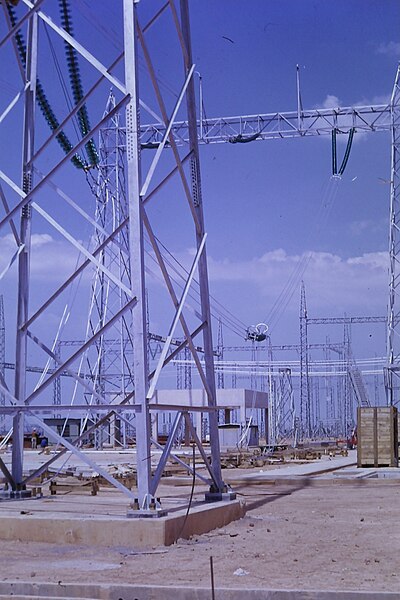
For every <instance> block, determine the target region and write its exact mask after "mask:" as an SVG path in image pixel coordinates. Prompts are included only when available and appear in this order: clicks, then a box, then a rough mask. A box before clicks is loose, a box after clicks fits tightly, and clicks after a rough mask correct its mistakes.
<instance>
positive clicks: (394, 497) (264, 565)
mask: <svg viewBox="0 0 400 600" xmlns="http://www.w3.org/2000/svg"><path fill="white" fill-rule="evenodd" d="M237 491H238V492H239V493H240V494H242V497H243V499H245V500H246V502H247V505H248V512H247V515H246V517H244V518H243V519H242V520H240V521H237V522H235V523H231V524H230V525H228V526H227V527H224V528H223V529H221V530H215V531H212V532H210V533H208V534H204V535H201V536H196V537H194V538H193V539H191V540H187V541H185V540H180V541H179V542H178V543H177V544H175V545H174V546H171V547H169V548H164V547H159V548H149V550H148V551H146V552H143V550H141V551H139V550H135V549H134V548H121V547H112V548H88V547H82V546H70V545H68V546H56V545H52V544H43V543H21V542H2V544H1V546H0V580H3V581H4V580H18V579H20V580H30V581H54V582H58V581H62V582H65V583H66V582H92V583H93V582H98V583H101V582H103V583H111V582H118V583H137V584H150V583H151V584H159V585H187V584H189V585H190V584H192V585H199V586H209V582H210V563H209V560H210V556H212V557H213V561H214V569H215V585H216V586H217V587H235V588H248V587H251V588H257V587H260V588H266V589H304V590H307V589H310V590H311V589H321V590H322V589H325V590H329V589H331V590H332V589H336V590H375V591H394V592H396V591H398V590H399V589H400V574H399V569H398V566H399V556H400V531H399V516H400V515H399V502H398V497H399V488H398V483H396V481H395V480H392V481H390V480H384V481H379V480H369V481H363V482H358V483H356V482H345V483H341V484H339V483H338V482H332V483H330V484H325V485H321V484H319V485H316V486H311V487H310V486H304V484H301V483H299V484H298V485H297V486H296V487H294V486H288V485H284V484H282V485H281V484H279V485H268V484H267V485H266V484H263V485H254V486H251V487H250V486H247V487H245V488H244V487H243V488H241V489H240V488H237ZM179 492H184V489H182V488H180V490H179ZM238 569H239V571H238ZM235 572H238V573H241V574H235Z"/></svg>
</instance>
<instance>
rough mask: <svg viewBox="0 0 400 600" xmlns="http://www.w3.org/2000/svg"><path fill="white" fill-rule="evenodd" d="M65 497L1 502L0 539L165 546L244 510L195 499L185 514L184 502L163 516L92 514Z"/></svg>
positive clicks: (219, 524) (235, 505) (240, 505)
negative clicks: (136, 517)
mask: <svg viewBox="0 0 400 600" xmlns="http://www.w3.org/2000/svg"><path fill="white" fill-rule="evenodd" d="M71 500H72V499H68V500H67V499H63V498H57V500H56V501H55V502H54V501H53V502H51V500H50V499H49V498H47V499H46V498H44V499H41V500H32V501H29V504H28V501H25V502H24V503H23V505H22V503H21V502H20V503H13V506H11V502H9V503H7V505H6V504H4V505H3V506H2V511H1V519H0V539H2V540H19V541H25V542H28V541H33V542H50V543H56V544H79V545H89V546H92V545H93V546H113V545H114V546H115V545H122V546H127V547H135V548H142V547H149V546H160V545H163V546H169V545H171V544H173V543H174V542H176V540H177V539H179V538H186V539H187V538H189V537H191V536H192V535H194V534H197V535H199V534H202V533H207V532H209V531H211V530H213V529H216V528H219V527H223V526H225V525H227V524H228V523H230V522H231V521H234V520H237V519H240V518H241V517H243V516H244V513H245V507H244V504H243V503H242V502H240V501H239V500H235V501H230V502H218V503H215V504H212V505H210V504H206V503H204V502H201V503H200V502H197V503H195V504H194V505H193V506H192V507H191V508H190V511H189V514H186V513H187V508H186V507H184V508H182V507H178V509H177V508H176V507H175V508H173V509H172V510H171V512H170V513H169V514H168V515H167V516H165V517H159V518H157V519H128V518H127V517H126V516H124V515H123V514H109V513H110V511H105V513H106V514H96V510H95V509H94V510H93V513H92V514H89V513H86V514H85V513H84V512H83V511H84V510H85V509H82V505H83V504H84V503H85V500H82V498H80V503H79V504H78V502H77V501H75V503H74V502H73V500H72V501H71ZM88 501H89V499H88V500H87V502H88ZM50 502H51V504H50ZM92 502H93V501H92ZM108 502H110V500H108ZM110 503H111V502H110ZM80 507H81V508H80ZM52 509H53V510H52ZM54 509H56V511H55V510H54ZM86 510H87V507H86Z"/></svg>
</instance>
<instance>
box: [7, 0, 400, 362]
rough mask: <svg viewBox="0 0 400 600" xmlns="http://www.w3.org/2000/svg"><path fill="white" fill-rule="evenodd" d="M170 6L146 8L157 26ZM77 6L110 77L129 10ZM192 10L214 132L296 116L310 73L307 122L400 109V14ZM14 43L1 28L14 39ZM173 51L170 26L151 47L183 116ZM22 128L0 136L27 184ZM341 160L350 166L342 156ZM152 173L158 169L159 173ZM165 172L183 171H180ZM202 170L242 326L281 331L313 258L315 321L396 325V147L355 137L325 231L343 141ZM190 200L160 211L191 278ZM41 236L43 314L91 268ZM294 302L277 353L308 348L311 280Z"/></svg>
mask: <svg viewBox="0 0 400 600" xmlns="http://www.w3.org/2000/svg"><path fill="white" fill-rule="evenodd" d="M158 4H159V3H154V2H149V1H148V0H141V2H140V5H139V11H140V13H141V15H142V19H143V21H142V22H146V18H147V16H148V15H149V14H150V13H151V12H152V11H153V9H154V6H155V5H158ZM71 5H72V12H73V16H74V24H75V35H76V38H77V39H78V40H79V41H81V42H82V43H85V44H87V45H88V47H89V49H90V50H91V51H92V52H93V53H94V54H95V55H96V56H98V58H99V59H100V60H102V61H104V63H105V64H110V63H111V62H112V60H113V58H114V57H115V56H116V54H117V52H118V49H120V47H121V35H120V23H119V19H118V16H119V11H120V3H119V2H113V3H112V4H110V3H109V2H105V1H102V2H98V3H96V10H95V11H94V9H93V8H92V3H90V2H88V1H87V0H82V1H81V2H78V0H74V1H73V2H71ZM45 6H46V10H49V11H50V12H51V13H52V14H53V16H54V18H55V20H57V11H56V6H55V4H52V3H50V2H49V0H47V2H46V3H45ZM190 10H191V21H192V42H193V57H194V61H195V63H196V70H197V71H199V72H200V73H201V75H202V80H203V90H204V102H205V108H206V113H207V116H208V117H217V116H230V115H249V114H253V113H268V112H273V111H289V110H295V109H296V64H299V65H300V75H301V89H302V100H303V106H304V108H307V109H312V108H316V107H323V106H332V105H341V106H350V105H354V104H371V103H372V104H380V103H383V102H385V101H387V100H388V98H389V96H390V93H391V89H392V86H393V81H394V77H395V72H396V68H397V63H398V60H399V58H400V39H399V36H398V25H399V22H400V5H399V3H398V2H397V1H394V0H393V1H392V0H373V1H365V0H335V1H331V0H323V1H322V0H319V1H311V0H290V1H289V0H250V1H248V2H245V3H244V2H239V1H237V0H230V1H227V0H219V1H218V2H215V0H214V1H211V0H190ZM4 31H5V28H4V19H3V18H2V19H0V32H4ZM40 36H41V54H40V56H41V62H40V71H39V76H40V78H41V79H42V80H43V82H44V85H45V87H46V92H47V93H48V95H49V97H50V98H51V101H52V103H53V106H54V108H55V110H56V112H57V114H59V115H60V116H61V117H62V115H63V113H65V110H66V109H65V102H64V100H63V96H62V93H61V90H60V84H59V83H58V80H57V75H56V69H55V65H54V62H53V60H52V58H51V53H50V51H49V47H48V42H47V40H46V37H45V32H44V31H43V30H41V32H40ZM226 38H229V39H230V40H232V41H229V40H228V39H226ZM171 39H172V23H171V22H170V19H168V20H167V21H166V22H163V23H161V22H160V24H156V25H155V26H154V28H153V29H151V30H150V31H149V36H148V43H149V48H150V50H151V54H152V57H153V60H154V63H155V64H156V69H157V76H158V77H159V78H160V82H161V84H162V88H163V90H164V91H165V95H166V101H167V105H168V108H169V110H171V107H172V105H173V103H174V101H175V99H176V94H177V93H178V92H179V85H180V83H179V81H180V80H178V75H179V76H181V65H180V63H179V64H178V65H176V62H175V59H176V57H177V56H178V52H177V49H176V46H175V45H174V44H172V43H171ZM174 42H175V40H174ZM54 48H55V53H56V55H57V56H58V60H59V64H60V66H61V70H63V71H65V72H66V70H65V60H64V57H63V49H62V45H61V44H58V43H57V42H56V41H55V40H54ZM1 52H2V53H3V54H2V62H1V64H2V69H1V72H0V103H1V105H0V106H1V110H2V109H3V107H4V106H6V105H7V103H8V102H9V101H10V100H11V98H12V97H13V95H14V94H15V93H16V92H17V91H18V90H19V89H20V87H21V84H20V81H19V79H18V73H17V69H16V64H15V60H14V59H13V57H12V54H11V53H10V51H9V50H8V49H4V50H2V51H1ZM81 70H82V74H83V80H84V84H85V87H86V89H87V88H88V87H89V85H90V84H91V83H92V82H93V81H94V78H95V74H94V73H93V70H92V69H91V68H88V67H87V66H86V65H85V64H84V63H83V62H82V61H81ZM120 75H121V73H120ZM65 77H66V78H67V76H66V75H65ZM108 90H109V84H107V85H104V86H103V87H101V89H100V90H99V92H98V93H97V94H96V95H95V96H94V98H93V100H92V101H91V102H90V104H89V111H90V115H91V120H92V122H96V120H98V119H99V118H100V117H101V114H102V112H103V110H104V106H105V103H106V100H107V95H108ZM141 90H142V93H143V98H144V99H145V100H146V101H148V103H149V104H150V105H151V106H153V107H155V102H154V97H153V96H152V95H151V94H150V93H149V85H148V82H147V81H146V80H145V79H143V82H142V88H141ZM40 119H41V117H40V116H39V123H40ZM146 120H148V121H150V120H151V119H150V118H149V117H147V116H146V115H144V114H143V115H142V122H146ZM21 123H22V112H21V105H18V106H17V107H16V109H15V111H14V112H13V114H12V115H10V117H9V118H7V119H6V120H5V122H4V123H3V124H0V162H1V165H2V168H3V170H4V171H5V172H6V173H7V174H9V175H10V176H15V177H16V180H18V175H17V173H18V168H19V164H20V158H19V156H20V155H19V154H18V147H19V146H20V143H19V140H20V138H21ZM46 135H47V131H46V129H45V127H44V126H43V125H39V127H38V132H37V137H38V140H41V139H45V137H46ZM338 151H339V154H341V153H343V152H344V144H343V143H340V144H339V150H338ZM60 157H61V153H59V151H58V150H57V149H55V150H54V151H53V153H52V154H50V155H49V156H46V157H44V158H43V160H42V163H41V165H39V166H41V167H42V168H43V169H45V168H48V167H49V166H50V165H51V164H53V163H54V160H55V158H60ZM148 160H149V158H148V157H147V156H146V157H144V163H145V166H146V165H147V164H148ZM165 160H166V163H168V164H171V165H172V163H171V158H170V157H169V158H168V157H167V158H166V159H165ZM201 160H202V181H203V192H204V211H205V219H206V230H207V232H208V240H207V246H208V255H209V264H210V280H211V291H212V293H213V295H214V296H215V297H216V298H217V299H218V300H219V301H220V302H221V303H222V304H223V305H224V306H226V307H227V308H228V309H229V310H230V311H231V312H232V313H233V314H234V315H235V316H237V318H238V319H240V321H241V322H242V323H243V324H245V325H251V324H254V323H258V322H260V321H263V320H268V317H269V316H270V315H271V309H272V307H273V306H274V303H275V302H276V300H277V298H279V296H280V294H281V292H282V290H283V289H284V288H285V285H286V284H287V281H288V279H289V277H290V275H291V273H292V272H293V270H294V269H295V268H296V265H297V264H298V262H299V261H300V260H301V259H302V257H308V258H307V261H308V267H307V269H306V271H305V272H304V275H303V278H304V281H305V284H306V287H307V300H308V308H309V314H310V316H341V315H343V313H345V312H346V313H347V314H349V315H366V314H377V315H384V314H385V313H386V302H387V255H386V252H387V247H388V215H389V186H388V185H387V184H385V181H384V180H388V179H389V177H390V138H389V134H386V133H376V134H369V135H367V136H357V135H356V136H355V142H354V144H353V148H352V152H351V156H350V160H349V163H348V167H347V170H346V172H345V174H344V176H343V178H342V181H341V182H340V183H339V184H338V186H337V193H336V196H335V199H334V201H333V203H332V206H331V207H330V210H329V211H326V212H329V214H326V215H325V217H324V219H321V218H319V217H318V215H319V214H320V207H321V205H322V204H323V203H324V202H326V199H327V189H330V186H331V185H332V184H331V183H330V174H331V147H330V140H329V138H326V139H317V138H310V139H293V140H272V141H256V142H254V143H251V144H245V145H240V144H237V145H231V144H225V145H210V146H207V147H205V146H203V147H202V148H201ZM163 168H166V167H163ZM72 173H73V168H72V167H67V168H66V169H65V171H64V173H63V174H61V175H59V176H57V177H56V178H55V180H56V181H57V183H59V184H60V185H62V186H65V187H66V188H67V189H68V193H70V194H71V195H72V196H73V197H74V199H76V200H79V202H80V203H81V205H82V206H83V207H84V208H85V210H87V211H88V212H92V213H93V210H94V207H93V198H92V197H91V195H90V193H89V194H88V189H87V186H86V182H85V181H84V180H83V179H82V178H81V179H79V177H77V174H76V173H73V175H72ZM78 175H79V174H78ZM72 177H73V178H74V179H72ZM382 180H383V181H382ZM178 190H180V188H179V186H178V183H175V182H174V183H173V184H171V186H168V188H167V189H166V201H163V202H158V201H157V202H155V203H154V204H153V205H152V206H151V208H149V213H150V215H151V217H152V219H153V222H154V225H155V229H156V232H157V235H158V236H159V237H160V239H161V240H162V241H163V242H164V243H165V244H166V246H167V247H168V249H169V250H170V251H171V252H173V253H174V254H175V255H176V257H177V258H179V260H181V261H182V262H183V263H184V264H189V262H190V259H191V256H192V249H193V231H192V228H191V227H190V224H189V222H188V219H187V216H183V215H184V212H183V211H182V210H181V209H182V204H180V203H179V202H180V200H178V197H177V194H178ZM179 193H180V191H179ZM9 198H10V203H11V204H12V202H13V201H15V200H16V197H15V196H13V194H12V193H11V194H10V195H9ZM41 201H43V204H44V206H45V207H46V210H49V211H52V214H54V215H55V216H57V218H58V219H60V220H61V221H62V222H63V223H64V224H65V225H66V227H68V228H69V229H70V230H71V232H73V233H74V234H75V235H76V237H77V238H79V239H81V240H82V241H85V240H86V241H87V240H88V238H89V236H90V233H91V231H90V227H87V226H83V225H82V223H80V221H79V220H77V219H76V217H74V216H73V215H72V213H71V211H69V210H67V209H65V208H63V207H62V206H61V204H60V203H59V202H57V203H56V202H54V195H52V194H51V193H50V192H49V191H48V190H46V191H44V192H43V196H42V197H41ZM322 221H324V222H322ZM4 236H7V237H4ZM34 236H35V237H34V251H33V264H32V272H33V274H34V279H33V284H32V305H33V306H34V305H35V304H38V303H39V302H40V300H41V299H42V298H43V297H45V295H46V294H47V293H48V290H49V289H51V288H53V287H54V286H55V285H56V284H57V282H58V281H59V280H60V276H61V274H65V273H68V272H70V271H71V269H72V268H73V265H74V263H75V260H76V253H75V251H71V250H70V249H69V246H68V244H67V243H66V242H65V241H64V240H62V239H60V236H59V235H58V234H57V233H56V232H54V231H51V230H50V229H49V227H48V226H47V225H46V224H45V223H44V222H43V221H42V220H40V218H36V217H35V222H34ZM12 252H13V244H12V242H11V241H10V237H9V232H8V231H6V230H3V231H1V232H0V263H1V264H0V267H2V266H3V265H4V264H5V262H6V260H7V258H8V257H9V256H10V255H11V253H12ZM303 260H304V261H305V260H306V259H304V258H303ZM149 287H150V288H151V289H152V290H153V292H154V294H155V296H154V300H153V299H152V298H151V299H150V309H151V320H152V328H153V330H155V331H157V332H159V333H161V334H165V333H166V332H167V329H168V319H167V318H166V316H167V315H169V316H170V315H171V310H170V309H167V305H166V303H165V301H164V300H163V299H161V297H159V294H158V287H157V284H153V283H151V282H150V283H149ZM293 287H294V291H293V296H292V297H291V299H290V301H288V303H287V306H286V308H285V310H284V311H282V313H281V315H280V320H279V321H278V322H274V327H273V328H272V336H273V342H274V343H276V344H278V343H296V342H297V340H298V304H299V294H300V292H299V288H300V281H299V280H298V281H296V285H295V286H293ZM88 288H89V283H88V281H86V282H85V281H84V282H82V285H81V288H80V290H79V294H80V296H79V298H80V300H79V302H78V306H77V307H75V309H74V310H75V316H76V318H75V321H71V329H70V331H69V332H66V335H70V336H76V337H79V336H82V331H83V327H84V322H85V314H86V313H85V310H86V309H84V307H85V306H87V305H88V298H87V296H88ZM0 293H3V294H4V297H5V303H6V310H7V324H8V332H9V333H8V340H9V341H8V356H7V359H8V360H10V361H11V360H13V356H12V352H13V350H12V348H13V342H12V329H13V326H12V324H13V322H14V319H15V313H14V307H15V270H11V271H10V273H8V274H7V276H6V278H4V279H3V281H1V282H0ZM285 303H286V302H285ZM281 304H282V303H281ZM62 307H63V303H62V302H60V303H59V306H58V307H57V310H54V313H52V314H51V315H50V316H49V320H48V321H47V322H46V327H45V326H44V325H42V327H43V336H44V337H45V338H47V337H48V339H51V336H52V335H53V334H52V331H53V329H52V327H54V328H55V329H56V327H57V322H58V319H59V317H60V312H61V311H62ZM49 323H50V324H51V325H52V327H49V326H48V325H49ZM242 333H244V332H242ZM326 334H327V332H326V331H321V332H319V331H318V332H316V333H312V334H310V335H311V336H312V338H313V339H312V341H324V339H325V335H326ZM330 335H331V337H332V338H334V337H335V336H336V337H337V339H338V341H340V340H341V339H342V335H343V332H342V330H341V329H336V330H334V331H333V332H332V333H331V334H330ZM353 337H354V345H355V349H356V353H358V355H360V356H371V355H373V354H374V353H375V352H377V353H378V354H380V355H383V354H384V352H385V332H384V330H383V328H380V329H379V328H378V329H376V328H375V329H374V330H373V333H371V330H368V331H367V330H364V331H363V332H362V331H361V330H357V332H354V336H353ZM225 342H226V343H227V344H241V343H242V342H243V339H242V337H241V336H240V335H237V333H233V332H231V331H230V330H229V329H226V330H225Z"/></svg>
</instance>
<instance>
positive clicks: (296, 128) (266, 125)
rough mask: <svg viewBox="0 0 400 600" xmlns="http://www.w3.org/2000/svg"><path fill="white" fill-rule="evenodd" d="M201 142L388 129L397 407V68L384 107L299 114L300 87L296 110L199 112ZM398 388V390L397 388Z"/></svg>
mask: <svg viewBox="0 0 400 600" xmlns="http://www.w3.org/2000/svg"><path fill="white" fill-rule="evenodd" d="M197 129H198V138H199V142H200V143H201V144H213V143H216V144H221V143H231V144H237V143H242V144H243V143H250V142H255V141H261V140H271V139H282V138H297V137H300V138H302V137H310V136H323V135H332V133H334V134H335V135H336V134H337V133H339V134H349V133H351V135H353V133H361V132H362V133H371V132H379V131H386V132H389V133H390V135H391V176H390V224H389V240H390V241H389V290H388V292H389V293H388V296H389V300H388V316H387V319H386V321H387V346H386V353H387V365H386V367H385V387H386V395H387V403H388V404H390V405H394V404H397V403H398V401H399V399H398V398H397V397H396V395H395V389H396V382H397V380H398V378H399V377H400V307H399V304H400V301H399V289H400V287H399V286H400V278H399V264H400V241H399V222H400V66H399V67H398V69H397V72H396V76H395V82H394V87H393V92H392V95H391V99H390V102H389V103H388V104H379V105H369V106H350V107H337V108H326V109H322V108H321V109H320V108H318V109H314V110H303V107H302V103H301V99H300V91H299V87H298V102H297V110H296V111H291V112H274V113H267V114H256V115H242V116H235V117H217V118H206V117H205V116H204V114H203V112H202V111H200V115H199V119H198V122H197ZM163 132H164V128H163V127H162V126H161V127H160V125H159V124H157V123H156V124H152V125H146V126H145V127H142V129H141V138H142V140H143V142H144V143H147V144H158V143H159V142H160V140H161V139H162V136H163ZM172 133H173V134H174V135H175V140H176V143H177V144H180V145H182V144H186V143H187V140H188V124H187V123H186V122H185V121H180V122H179V123H178V122H177V123H175V125H174V127H173V129H172ZM397 387H398V386H397Z"/></svg>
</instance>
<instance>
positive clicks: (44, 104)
mask: <svg viewBox="0 0 400 600" xmlns="http://www.w3.org/2000/svg"><path fill="white" fill-rule="evenodd" d="M6 7H7V11H8V15H9V17H10V21H11V25H12V26H13V27H15V25H16V24H17V17H16V14H15V11H14V8H13V7H12V6H11V4H9V3H8V2H6ZM14 38H15V42H16V45H17V49H18V54H19V57H20V60H21V63H22V65H23V67H24V68H25V69H26V44H25V41H24V38H23V35H22V33H21V30H18V31H17V32H16V33H15V36H14ZM36 102H37V103H38V106H39V108H40V111H41V113H42V115H43V116H44V118H45V120H46V122H47V124H48V126H49V127H50V129H51V131H55V130H56V129H58V127H59V126H60V123H59V121H58V119H57V117H56V115H55V114H54V111H53V109H52V108H51V106H50V103H49V101H48V99H47V96H46V94H45V92H44V89H43V86H42V84H41V82H40V80H39V79H38V78H37V79H36ZM56 140H57V141H58V143H59V145H60V146H61V148H62V149H63V151H64V152H65V154H68V152H71V150H72V149H73V145H72V144H71V142H70V140H69V139H68V137H67V135H66V134H65V133H64V132H63V131H60V132H59V133H58V134H57V135H56ZM71 162H72V164H73V165H74V166H75V167H77V168H78V169H87V168H88V165H87V164H86V162H85V161H84V160H83V158H82V157H81V156H79V154H75V155H74V156H73V157H72V158H71Z"/></svg>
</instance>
